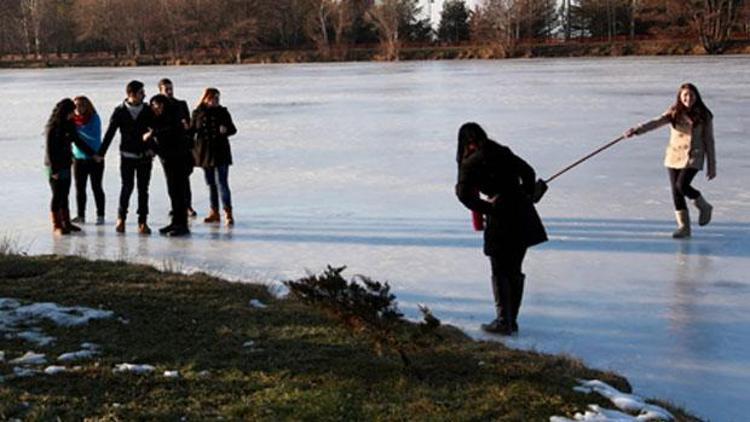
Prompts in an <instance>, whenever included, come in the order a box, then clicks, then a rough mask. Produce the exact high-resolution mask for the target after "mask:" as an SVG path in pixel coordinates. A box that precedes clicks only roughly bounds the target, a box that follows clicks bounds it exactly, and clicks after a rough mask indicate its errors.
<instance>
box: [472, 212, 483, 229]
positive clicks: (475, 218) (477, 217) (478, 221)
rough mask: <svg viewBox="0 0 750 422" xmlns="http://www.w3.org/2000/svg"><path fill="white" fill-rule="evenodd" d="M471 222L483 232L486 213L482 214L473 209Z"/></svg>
mask: <svg viewBox="0 0 750 422" xmlns="http://www.w3.org/2000/svg"><path fill="white" fill-rule="evenodd" d="M471 223H472V224H473V225H474V230H475V231H478V232H481V231H482V230H484V215H482V213H479V212H476V211H472V212H471Z"/></svg>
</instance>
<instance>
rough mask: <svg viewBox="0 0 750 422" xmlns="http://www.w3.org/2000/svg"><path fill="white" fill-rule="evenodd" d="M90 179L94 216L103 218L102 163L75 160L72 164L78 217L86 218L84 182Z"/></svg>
mask: <svg viewBox="0 0 750 422" xmlns="http://www.w3.org/2000/svg"><path fill="white" fill-rule="evenodd" d="M89 178H90V179H91V190H92V191H93V192H94V202H95V203H96V215H98V216H102V217H103V216H104V189H102V179H103V178H104V162H103V161H102V162H101V163H97V162H96V161H94V160H75V161H74V162H73V179H74V180H75V183H76V205H77V206H78V216H79V217H85V216H86V182H87V181H88V179H89Z"/></svg>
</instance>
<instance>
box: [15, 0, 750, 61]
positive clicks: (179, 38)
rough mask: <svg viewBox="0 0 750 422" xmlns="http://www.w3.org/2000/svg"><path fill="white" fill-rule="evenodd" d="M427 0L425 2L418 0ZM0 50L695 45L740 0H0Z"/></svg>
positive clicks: (235, 57)
mask: <svg viewBox="0 0 750 422" xmlns="http://www.w3.org/2000/svg"><path fill="white" fill-rule="evenodd" d="M428 1H430V0H428ZM2 5H3V7H2V9H0V23H2V24H1V25H0V56H3V57H8V56H15V57H20V58H23V59H31V60H41V59H43V58H45V57H54V56H57V57H62V56H65V55H68V56H74V55H94V54H102V55H107V56H113V57H132V58H137V57H139V56H143V55H162V56H171V57H191V56H195V55H200V54H214V55H217V54H220V55H224V56H226V57H229V58H230V60H231V61H235V62H242V60H243V56H244V55H246V54H252V53H254V52H258V51H271V50H280V51H285V50H314V51H315V52H316V57H319V58H321V59H328V60H337V59H343V58H345V57H347V51H348V50H350V49H356V48H376V49H377V50H378V51H379V56H378V58H379V59H382V60H393V59H397V58H398V57H399V56H398V54H399V49H401V48H404V47H406V46H420V47H424V48H432V47H435V46H462V45H488V46H493V48H496V49H499V50H500V51H503V52H504V54H506V55H508V56H511V55H512V54H513V50H514V48H515V47H516V46H517V45H519V43H530V42H534V43H541V44H544V43H565V42H571V43H572V42H578V43H580V42H585V41H587V40H596V41H603V42H607V41H609V42H612V41H628V40H630V41H643V40H651V39H658V40H665V39H666V40H669V39H674V40H691V41H692V42H695V43H696V44H700V45H702V46H703V48H704V49H705V51H706V52H708V53H711V54H715V53H721V52H723V51H724V49H725V47H726V45H727V43H728V42H730V41H731V40H732V38H733V37H740V38H742V37H744V38H747V37H748V31H749V30H750V0H564V1H563V2H562V4H559V2H558V1H557V0H482V2H481V3H480V4H479V5H477V6H475V7H474V8H469V7H468V6H467V5H466V3H465V2H464V1H462V0H449V1H447V2H446V3H445V4H444V8H443V11H442V14H441V17H440V22H430V21H429V20H428V19H425V18H424V17H423V16H424V14H423V13H422V10H421V7H420V5H419V2H418V1H417V0H377V1H373V0H3V2H2Z"/></svg>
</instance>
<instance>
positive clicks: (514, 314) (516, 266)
mask: <svg viewBox="0 0 750 422" xmlns="http://www.w3.org/2000/svg"><path fill="white" fill-rule="evenodd" d="M525 256H526V247H525V246H523V247H521V246H519V247H516V248H508V250H506V251H505V252H504V253H502V254H497V255H494V256H490V265H491V266H492V289H493V292H494V294H495V308H496V309H497V311H498V313H499V314H502V315H498V317H500V318H501V319H502V320H504V321H506V322H510V323H515V322H516V319H517V318H518V312H519V310H520V309H521V300H522V299H523V285H524V280H525V276H524V274H523V271H522V265H523V259H524V257H525Z"/></svg>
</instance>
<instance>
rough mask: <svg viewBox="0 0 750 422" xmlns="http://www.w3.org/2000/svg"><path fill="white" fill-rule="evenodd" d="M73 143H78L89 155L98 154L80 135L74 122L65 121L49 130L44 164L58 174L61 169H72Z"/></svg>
mask: <svg viewBox="0 0 750 422" xmlns="http://www.w3.org/2000/svg"><path fill="white" fill-rule="evenodd" d="M72 144H76V146H77V147H78V148H80V149H81V150H82V151H83V152H85V153H86V154H88V155H89V156H92V155H94V154H96V151H94V150H93V149H91V147H90V146H89V145H88V144H87V143H86V141H84V140H83V139H81V138H80V137H79V136H78V132H77V131H76V126H75V123H73V122H64V123H63V124H62V125H60V126H57V127H53V128H51V129H50V130H49V131H47V139H46V143H45V149H44V165H45V166H47V167H49V168H50V170H51V171H52V174H56V173H58V172H59V171H60V170H65V169H70V166H71V165H73V148H72V147H71V145H72Z"/></svg>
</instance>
